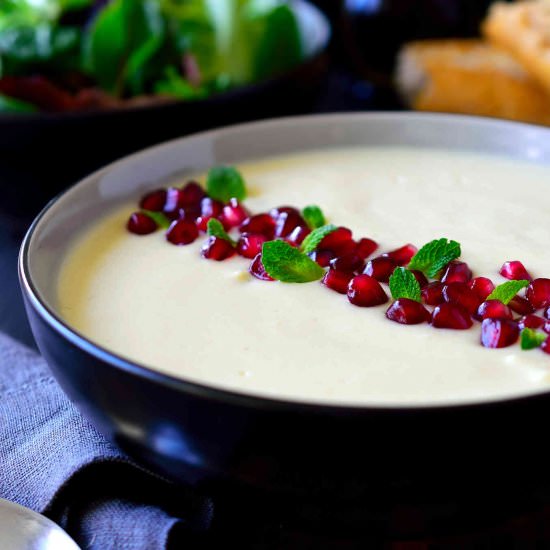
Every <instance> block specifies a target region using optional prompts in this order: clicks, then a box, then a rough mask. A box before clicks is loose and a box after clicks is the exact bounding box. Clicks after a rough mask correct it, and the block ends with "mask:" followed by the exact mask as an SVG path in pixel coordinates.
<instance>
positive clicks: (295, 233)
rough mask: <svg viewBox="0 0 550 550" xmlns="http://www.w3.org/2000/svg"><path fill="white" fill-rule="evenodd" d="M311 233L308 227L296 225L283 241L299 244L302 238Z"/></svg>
mask: <svg viewBox="0 0 550 550" xmlns="http://www.w3.org/2000/svg"><path fill="white" fill-rule="evenodd" d="M310 233H311V230H310V229H309V227H304V226H301V225H298V226H296V227H295V228H294V229H293V230H292V232H291V233H290V235H288V236H287V237H286V238H285V241H286V242H287V243H289V244H291V245H292V246H300V245H301V244H302V242H303V241H304V239H305V238H306V237H307V236H308V235H309V234H310Z"/></svg>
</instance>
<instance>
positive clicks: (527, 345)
mask: <svg viewBox="0 0 550 550" xmlns="http://www.w3.org/2000/svg"><path fill="white" fill-rule="evenodd" d="M546 338H548V334H544V333H543V332H539V331H537V330H534V329H532V328H527V327H526V328H524V329H523V330H522V331H521V349H523V350H528V349H535V348H538V347H540V345H541V344H542V343H543V342H544V341H545V340H546Z"/></svg>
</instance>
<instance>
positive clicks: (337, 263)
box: [330, 254, 365, 273]
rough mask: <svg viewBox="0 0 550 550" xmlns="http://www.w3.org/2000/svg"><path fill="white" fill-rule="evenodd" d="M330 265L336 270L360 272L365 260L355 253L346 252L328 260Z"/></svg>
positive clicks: (363, 267)
mask: <svg viewBox="0 0 550 550" xmlns="http://www.w3.org/2000/svg"><path fill="white" fill-rule="evenodd" d="M330 267H331V268H332V269H336V270H338V271H349V272H357V273H361V272H362V271H363V269H365V260H363V258H361V257H360V256H358V255H357V254H346V255H345V256H338V258H334V259H332V260H330Z"/></svg>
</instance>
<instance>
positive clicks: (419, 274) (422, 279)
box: [411, 269, 430, 288]
mask: <svg viewBox="0 0 550 550" xmlns="http://www.w3.org/2000/svg"><path fill="white" fill-rule="evenodd" d="M411 273H412V274H413V275H414V278H415V279H416V280H417V281H418V284H419V285H420V288H424V287H425V286H427V285H428V284H429V283H430V282H429V281H428V279H426V276H425V275H424V273H422V271H418V270H417V269H412V270H411Z"/></svg>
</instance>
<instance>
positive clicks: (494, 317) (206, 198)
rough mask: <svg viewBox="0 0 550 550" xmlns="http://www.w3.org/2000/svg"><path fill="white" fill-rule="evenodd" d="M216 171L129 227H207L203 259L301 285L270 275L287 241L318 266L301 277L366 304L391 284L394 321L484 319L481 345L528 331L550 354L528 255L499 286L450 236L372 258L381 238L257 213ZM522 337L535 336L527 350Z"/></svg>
mask: <svg viewBox="0 0 550 550" xmlns="http://www.w3.org/2000/svg"><path fill="white" fill-rule="evenodd" d="M214 171H216V177H217V178H218V181H214V183H213V185H212V189H210V187H209V183H207V189H208V193H207V192H206V191H205V190H204V189H203V188H202V187H201V186H200V185H199V184H198V183H196V182H194V181H190V182H188V183H187V184H186V185H184V186H183V187H181V188H177V187H170V188H168V189H156V190H154V191H151V192H149V193H147V194H146V195H144V196H143V197H142V198H141V200H140V202H139V207H140V209H141V210H139V211H136V212H134V213H133V214H131V216H130V218H129V219H128V222H127V225H126V226H127V229H128V231H130V232H131V233H134V234H136V235H148V234H150V233H153V232H155V231H156V230H158V229H159V228H162V229H165V230H166V232H165V236H166V240H167V241H168V242H170V243H172V244H174V245H187V244H190V243H192V242H194V241H195V240H196V239H197V238H198V236H199V234H200V233H207V234H208V238H207V239H206V241H205V242H204V243H203V245H202V247H201V251H200V253H201V256H202V257H203V258H206V259H209V260H215V261H223V260H227V259H228V258H231V257H233V256H236V255H239V256H241V257H243V258H247V259H249V260H251V263H250V265H249V268H248V271H249V272H250V274H251V275H252V276H253V277H255V278H257V279H259V280H262V281H274V280H276V278H278V279H280V280H292V281H293V282H294V281H295V279H284V278H282V277H280V276H279V275H277V274H276V273H274V271H272V268H270V270H269V273H268V270H266V267H265V265H268V266H269V265H270V264H269V262H268V256H266V257H265V262H266V264H265V265H264V262H263V260H264V258H262V253H265V254H267V252H266V251H265V250H266V249H264V244H265V243H270V244H269V245H267V248H269V247H270V245H271V242H272V241H283V243H282V244H281V245H280V246H279V248H280V247H283V248H284V247H287V248H288V250H289V251H293V254H291V255H289V256H293V255H294V256H296V255H298V257H299V258H300V260H299V261H300V262H306V264H307V262H309V263H310V264H311V266H310V267H309V268H308V267H307V266H306V267H305V268H304V269H308V270H309V273H310V274H311V273H313V275H310V278H308V279H302V280H299V281H296V282H308V281H310V280H317V279H319V278H321V283H322V284H323V285H324V286H326V287H327V288H329V289H331V290H333V291H335V292H337V293H339V294H343V295H346V297H347V299H348V300H349V302H350V303H351V304H353V305H355V306H359V307H376V306H380V305H382V304H385V303H387V302H388V300H389V297H388V294H387V292H386V290H385V287H384V286H383V285H389V289H390V291H391V294H392V297H393V299H394V300H393V301H392V303H391V304H390V306H389V307H388V308H387V310H386V317H387V319H389V320H391V321H394V322H396V323H400V324H405V325H415V324H421V323H430V324H431V325H432V326H433V327H435V328H445V329H454V330H468V329H470V328H471V327H472V326H473V325H474V322H475V321H477V322H480V323H481V337H480V341H481V344H482V345H483V346H485V347H487V348H502V347H508V346H511V345H513V344H515V343H516V342H517V341H518V339H519V337H520V334H521V340H522V348H523V349H532V348H534V347H540V349H541V350H542V351H543V352H544V353H547V354H550V279H544V278H537V279H533V277H532V276H531V274H530V273H529V271H527V269H526V268H525V266H524V265H523V264H522V263H521V262H520V261H517V260H512V261H507V262H505V263H504V264H503V265H502V267H501V268H500V270H499V274H500V275H501V276H502V277H504V278H505V279H507V280H508V281H509V282H507V283H504V284H503V285H499V286H495V284H494V283H493V281H491V279H489V278H487V277H473V274H472V271H471V269H470V267H469V266H468V264H467V263H465V262H463V261H460V260H459V259H458V258H459V256H460V245H459V244H458V243H456V242H454V241H450V242H449V241H447V239H439V240H436V241H432V242H431V243H428V244H427V245H425V246H424V247H422V248H421V249H420V250H418V249H417V247H416V246H414V245H412V244H410V243H409V244H405V245H403V246H401V247H399V248H396V249H395V250H391V251H389V252H384V253H382V254H379V255H378V256H376V257H372V256H373V254H374V253H375V252H376V251H377V249H378V244H377V243H376V242H375V241H373V240H372V239H370V238H367V237H363V238H360V239H358V240H355V239H354V238H353V235H352V232H351V230H350V229H348V228H347V227H342V226H340V227H335V226H330V225H321V224H323V223H325V222H324V216H323V214H322V212H321V211H320V209H319V208H318V207H316V206H310V207H307V208H306V209H304V210H303V211H300V210H298V209H296V208H294V207H292V206H279V207H277V208H272V209H271V210H270V211H269V212H262V213H258V214H251V213H250V212H248V210H247V209H246V208H245V207H244V205H243V204H242V199H243V198H244V196H245V190H244V182H243V181H242V178H241V176H240V175H239V174H238V173H237V172H236V171H235V170H234V169H232V168H227V167H221V168H216V169H213V170H212V172H214ZM209 175H210V174H209ZM224 185H225V186H226V188H224ZM233 192H235V196H233V195H232V194H231V193H233ZM239 199H240V200H239ZM319 219H320V220H321V221H320V222H319V221H315V220H319ZM306 220H307V221H306ZM312 220H313V223H312ZM308 222H309V223H308ZM232 231H235V232H236V233H238V235H237V236H236V237H235V240H234V239H233V238H232V237H231V236H230V234H229V232H232ZM284 243H286V244H284ZM283 244H284V246H283ZM306 255H307V256H306ZM315 264H317V265H315ZM317 266H320V267H321V268H323V269H322V270H320V269H319V267H317ZM311 267H314V268H315V269H314V270H311ZM272 275H273V276H272ZM506 285H512V286H508V287H506ZM504 287H506V288H504ZM525 287H526V290H525V295H524V296H520V295H519V294H518V291H519V290H521V288H525ZM386 288H387V287H386ZM540 310H543V311H540ZM537 312H539V313H540V314H538V313H537ZM529 331H531V332H529ZM524 333H525V334H524ZM546 335H549V336H546ZM524 336H525V337H526V340H528V339H529V338H531V340H530V341H528V342H527V343H526V344H525V347H524V342H523V340H524Z"/></svg>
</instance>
